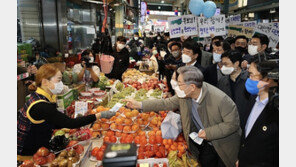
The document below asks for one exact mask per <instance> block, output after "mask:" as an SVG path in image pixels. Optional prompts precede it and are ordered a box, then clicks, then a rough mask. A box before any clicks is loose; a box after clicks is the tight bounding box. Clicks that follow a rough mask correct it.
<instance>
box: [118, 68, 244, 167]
mask: <svg viewBox="0 0 296 167" xmlns="http://www.w3.org/2000/svg"><path fill="white" fill-rule="evenodd" d="M177 74H178V77H177V78H178V82H177V81H175V83H173V88H174V90H175V92H176V94H177V95H175V96H173V97H171V98H167V99H158V100H146V101H143V102H137V101H135V100H133V99H128V100H124V101H125V102H127V107H129V108H134V109H142V110H143V112H149V111H156V112H157V111H163V110H166V111H167V110H170V111H174V110H176V109H178V110H179V111H180V114H181V122H182V128H183V134H184V137H185V140H186V142H187V143H188V146H189V150H190V152H191V153H192V154H193V155H194V156H195V157H196V158H197V159H199V162H200V163H201V166H202V167H225V166H226V167H234V166H235V162H236V160H237V156H238V149H239V145H240V143H239V140H240V136H241V129H240V125H239V116H238V111H237V107H236V105H235V103H234V102H233V101H232V100H231V98H230V97H229V96H227V95H226V94H225V93H224V92H222V91H221V90H219V89H218V88H216V87H214V86H212V85H211V84H208V83H206V82H203V74H202V73H201V71H200V70H199V69H198V68H196V67H194V66H183V67H180V68H179V69H178V70H177Z"/></svg>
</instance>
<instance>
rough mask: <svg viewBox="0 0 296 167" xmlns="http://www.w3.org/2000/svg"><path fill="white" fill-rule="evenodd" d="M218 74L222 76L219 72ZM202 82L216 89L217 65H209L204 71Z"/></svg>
mask: <svg viewBox="0 0 296 167" xmlns="http://www.w3.org/2000/svg"><path fill="white" fill-rule="evenodd" d="M220 74H221V75H222V76H223V74H222V73H221V72H220ZM204 81H205V82H207V83H209V84H211V85H213V86H216V87H217V84H218V74H217V64H211V65H209V66H208V67H207V68H206V69H205V72H204Z"/></svg>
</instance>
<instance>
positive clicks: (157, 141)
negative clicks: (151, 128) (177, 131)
mask: <svg viewBox="0 0 296 167" xmlns="http://www.w3.org/2000/svg"><path fill="white" fill-rule="evenodd" d="M156 143H157V144H161V143H162V137H161V136H156Z"/></svg>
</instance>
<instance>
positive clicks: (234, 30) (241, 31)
mask: <svg viewBox="0 0 296 167" xmlns="http://www.w3.org/2000/svg"><path fill="white" fill-rule="evenodd" d="M227 29H228V36H229V37H234V38H235V37H236V36H239V35H244V36H246V37H247V38H252V36H253V34H254V29H253V28H250V27H244V26H237V25H229V26H228V28H227Z"/></svg>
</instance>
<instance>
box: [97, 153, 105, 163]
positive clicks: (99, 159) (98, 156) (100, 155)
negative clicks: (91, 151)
mask: <svg viewBox="0 0 296 167" xmlns="http://www.w3.org/2000/svg"><path fill="white" fill-rule="evenodd" d="M103 156H104V152H103V151H99V152H98V153H97V160H98V161H102V159H103Z"/></svg>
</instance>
